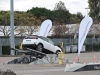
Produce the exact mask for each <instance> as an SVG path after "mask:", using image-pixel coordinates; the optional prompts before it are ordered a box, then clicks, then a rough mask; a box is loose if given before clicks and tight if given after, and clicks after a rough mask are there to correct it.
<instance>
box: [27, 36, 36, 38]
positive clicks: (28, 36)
mask: <svg viewBox="0 0 100 75" xmlns="http://www.w3.org/2000/svg"><path fill="white" fill-rule="evenodd" d="M36 38H37V37H36V36H27V37H25V39H36Z"/></svg>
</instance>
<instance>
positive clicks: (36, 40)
mask: <svg viewBox="0 0 100 75" xmlns="http://www.w3.org/2000/svg"><path fill="white" fill-rule="evenodd" d="M22 48H23V49H25V48H31V49H35V50H37V51H41V52H45V53H56V54H58V52H61V49H60V48H59V47H58V46H55V44H54V43H53V41H52V40H51V39H49V38H46V37H43V36H37V35H30V36H27V37H25V38H24V39H23V42H22Z"/></svg>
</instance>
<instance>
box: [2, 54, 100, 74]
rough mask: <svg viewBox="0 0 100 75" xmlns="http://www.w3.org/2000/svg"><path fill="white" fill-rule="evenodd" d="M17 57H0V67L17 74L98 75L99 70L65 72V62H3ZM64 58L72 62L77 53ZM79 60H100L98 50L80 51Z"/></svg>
mask: <svg viewBox="0 0 100 75" xmlns="http://www.w3.org/2000/svg"><path fill="white" fill-rule="evenodd" d="M14 58H17V57H0V69H1V70H2V71H6V70H7V69H10V70H11V71H14V73H16V74H17V75H100V70H95V71H79V72H65V71H64V69H65V66H66V64H68V63H66V64H63V65H59V64H38V65H33V64H31V65H29V64H3V63H4V62H7V61H9V60H12V59H14ZM65 59H68V60H71V61H73V62H76V61H77V53H68V54H65ZM79 60H80V62H82V63H88V62H100V52H91V53H81V54H80V59H79Z"/></svg>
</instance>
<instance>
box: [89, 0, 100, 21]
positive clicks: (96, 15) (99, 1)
mask: <svg viewBox="0 0 100 75" xmlns="http://www.w3.org/2000/svg"><path fill="white" fill-rule="evenodd" d="M88 3H89V8H90V12H89V14H90V16H91V17H92V18H93V20H94V22H95V23H99V20H100V0H88Z"/></svg>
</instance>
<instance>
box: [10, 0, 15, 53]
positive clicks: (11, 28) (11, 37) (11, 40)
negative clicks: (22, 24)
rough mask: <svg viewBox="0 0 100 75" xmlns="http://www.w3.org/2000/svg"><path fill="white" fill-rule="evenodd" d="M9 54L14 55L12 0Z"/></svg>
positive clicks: (11, 5) (11, 2) (11, 7)
mask: <svg viewBox="0 0 100 75" xmlns="http://www.w3.org/2000/svg"><path fill="white" fill-rule="evenodd" d="M10 33H11V35H10V48H11V51H10V55H15V51H14V50H12V48H15V41H14V8H13V0H10Z"/></svg>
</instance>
